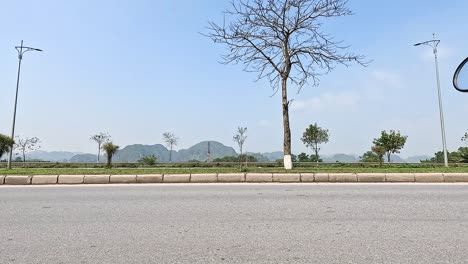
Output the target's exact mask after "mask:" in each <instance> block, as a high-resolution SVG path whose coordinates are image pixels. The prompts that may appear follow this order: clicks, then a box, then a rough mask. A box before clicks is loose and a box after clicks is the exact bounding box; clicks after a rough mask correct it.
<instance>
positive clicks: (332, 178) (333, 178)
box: [328, 173, 358, 182]
mask: <svg viewBox="0 0 468 264" xmlns="http://www.w3.org/2000/svg"><path fill="white" fill-rule="evenodd" d="M328 181H329V182H357V181H358V179H357V175H356V174H354V173H330V174H328Z"/></svg>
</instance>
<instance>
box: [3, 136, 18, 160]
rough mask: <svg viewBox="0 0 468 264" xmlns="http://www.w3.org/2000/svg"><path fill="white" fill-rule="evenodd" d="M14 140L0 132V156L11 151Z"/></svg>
mask: <svg viewBox="0 0 468 264" xmlns="http://www.w3.org/2000/svg"><path fill="white" fill-rule="evenodd" d="M14 145H15V141H14V140H13V139H12V138H11V137H8V136H5V135H3V134H0V158H1V157H2V156H3V155H4V154H5V153H7V152H10V151H12V149H13V146H14Z"/></svg>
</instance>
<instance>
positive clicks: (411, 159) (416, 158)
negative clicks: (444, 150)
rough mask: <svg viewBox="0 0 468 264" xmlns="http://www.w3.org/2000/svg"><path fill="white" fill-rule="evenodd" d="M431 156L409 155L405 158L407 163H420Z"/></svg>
mask: <svg viewBox="0 0 468 264" xmlns="http://www.w3.org/2000/svg"><path fill="white" fill-rule="evenodd" d="M431 158H432V157H431V156H424V155H423V156H411V157H408V158H407V159H406V162H408V163H421V160H430V159H431Z"/></svg>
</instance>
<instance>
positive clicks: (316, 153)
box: [315, 142, 319, 167]
mask: <svg viewBox="0 0 468 264" xmlns="http://www.w3.org/2000/svg"><path fill="white" fill-rule="evenodd" d="M315 162H316V163H317V167H318V165H319V150H318V143H317V142H316V143H315Z"/></svg>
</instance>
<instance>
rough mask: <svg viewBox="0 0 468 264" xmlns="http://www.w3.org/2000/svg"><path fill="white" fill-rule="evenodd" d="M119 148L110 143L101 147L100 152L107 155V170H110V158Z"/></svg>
mask: <svg viewBox="0 0 468 264" xmlns="http://www.w3.org/2000/svg"><path fill="white" fill-rule="evenodd" d="M119 148H120V147H119V146H117V145H114V144H113V143H112V142H111V141H109V142H106V143H104V144H103V145H102V150H103V151H104V152H105V153H106V155H107V168H109V169H110V168H112V158H113V157H114V155H115V154H116V153H117V151H118V150H119Z"/></svg>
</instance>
